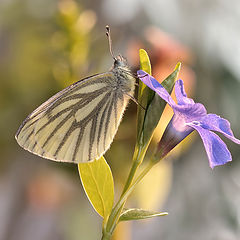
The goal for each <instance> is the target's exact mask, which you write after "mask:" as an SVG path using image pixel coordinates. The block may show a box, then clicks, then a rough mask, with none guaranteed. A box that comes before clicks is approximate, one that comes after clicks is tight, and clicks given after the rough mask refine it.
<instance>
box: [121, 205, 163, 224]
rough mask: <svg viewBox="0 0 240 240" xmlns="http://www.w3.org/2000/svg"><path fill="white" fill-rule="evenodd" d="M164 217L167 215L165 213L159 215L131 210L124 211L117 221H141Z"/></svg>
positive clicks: (140, 210)
mask: <svg viewBox="0 0 240 240" xmlns="http://www.w3.org/2000/svg"><path fill="white" fill-rule="evenodd" d="M166 215H168V213H167V212H161V213H159V212H153V211H147V210H143V209H137V208H131V209H125V210H124V212H123V213H122V214H121V216H120V218H119V221H130V220H141V219H146V218H153V217H162V216H166Z"/></svg>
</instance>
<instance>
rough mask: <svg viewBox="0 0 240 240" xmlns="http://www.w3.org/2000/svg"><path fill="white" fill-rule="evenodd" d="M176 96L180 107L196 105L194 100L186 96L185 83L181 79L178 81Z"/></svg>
mask: <svg viewBox="0 0 240 240" xmlns="http://www.w3.org/2000/svg"><path fill="white" fill-rule="evenodd" d="M175 95H176V98H177V101H178V104H179V105H185V104H194V101H193V99H191V98H188V97H187V94H186V92H185V89H184V84H183V81H182V80H181V79H179V80H178V81H176V84H175Z"/></svg>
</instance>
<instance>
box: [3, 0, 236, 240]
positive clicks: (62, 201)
mask: <svg viewBox="0 0 240 240" xmlns="http://www.w3.org/2000/svg"><path fill="white" fill-rule="evenodd" d="M239 23H240V2H239V1H238V0H229V1H224V0H200V1H191V0H168V1H167V0H148V1H143V0H142V1H140V0H138V1H137V0H122V1H118V0H92V1H83V0H82V1H80V0H79V1H77V0H51V1H48V0H1V1H0V156H1V160H0V239H1V240H32V239H34V240H38V239H39V240H40V239H41V240H66V239H67V240H79V239H87V240H95V239H100V236H101V218H100V217H99V216H98V215H97V213H96V212H95V211H94V210H93V208H92V207H91V205H90V203H89V202H88V200H87V198H86V196H85V194H84V191H83V189H82V186H81V183H80V179H79V176H78V172H77V167H76V166H75V165H71V164H62V163H55V162H52V161H48V160H43V159H41V158H40V157H38V156H35V155H32V154H30V153H28V152H26V151H24V150H23V149H21V148H20V147H19V146H18V145H17V143H16V141H15V139H14V135H15V133H16V131H17V129H18V127H19V126H20V124H21V122H22V121H23V120H24V118H25V117H26V116H27V115H28V114H29V113H30V112H32V111H33V110H34V109H35V108H36V107H37V106H39V105H40V104H41V103H42V102H44V101H45V100H46V99H48V98H49V97H50V96H52V95H53V94H54V93H56V92H58V91H59V90H61V89H62V88H64V87H66V86H68V85H70V84H71V83H73V82H75V81H77V80H79V79H81V78H82V77H86V76H88V75H91V74H95V73H98V72H103V71H107V70H108V69H109V68H110V67H111V65H112V59H111V56H110V54H109V49H108V43H107V40H106V36H105V25H106V24H109V25H110V26H111V28H112V38H113V47H114V52H115V54H118V53H122V54H123V55H124V56H126V57H127V58H128V60H129V63H130V65H131V66H132V68H133V70H137V69H138V50H139V48H144V49H146V50H147V51H148V53H149V55H150V58H151V62H152V65H153V74H154V76H155V77H157V78H158V79H159V80H160V81H161V80H163V79H164V78H165V77H166V76H168V74H170V73H171V71H172V70H173V69H174V66H175V64H176V63H177V62H178V61H181V62H182V63H183V67H182V70H181V75H180V77H181V78H182V79H183V80H184V81H185V82H186V87H187V93H188V94H189V95H190V96H192V97H194V98H195V99H196V100H197V101H199V102H202V103H203V104H205V105H206V107H207V109H208V111H209V112H213V113H217V114H219V115H221V116H222V117H225V118H227V119H229V121H230V122H231V126H232V129H233V131H234V132H235V135H236V136H237V137H238V138H239V137H240V123H239V118H240V108H239V104H240V94H239V93H240V45H239V39H240V30H239V29H240V25H239ZM171 114H172V113H171V110H170V109H166V111H165V114H164V116H163V118H162V119H161V122H160V125H159V127H158V129H157V131H156V135H155V136H154V139H153V144H152V146H151V148H150V151H151V150H152V149H153V147H154V144H156V142H157V141H158V140H159V138H160V136H161V134H162V131H163V129H164V126H166V124H167V121H168V120H169V119H170V116H171ZM135 121H136V105H135V104H134V103H130V105H129V107H128V110H127V112H126V114H125V116H124V119H123V121H122V124H121V126H120V128H119V131H118V134H117V136H116V138H115V140H114V142H113V144H112V147H111V149H110V150H109V151H108V152H107V154H106V159H107V160H108V162H109V164H110V166H111V169H112V171H113V175H114V180H115V191H116V195H117V194H119V192H120V190H121V187H122V185H123V184H124V180H125V178H126V176H127V173H128V168H129V166H130V163H131V157H132V153H133V150H134V142H135V135H136V134H135V132H136V131H135V130H136V129H135V126H136V123H135ZM226 143H227V145H228V147H229V149H230V151H231V152H232V155H233V162H231V163H229V164H227V165H226V166H222V167H216V168H215V169H214V170H211V169H210V168H209V166H208V161H207V156H206V153H205V150H204V148H203V145H202V142H201V140H200V138H199V136H197V135H194V134H193V135H191V136H190V137H188V138H187V139H186V141H184V143H183V144H182V145H181V146H179V147H178V148H177V149H176V150H175V151H174V152H173V153H172V154H170V155H169V156H168V158H167V159H166V160H165V161H163V162H161V163H160V164H158V165H157V166H156V167H155V168H154V169H153V171H152V172H151V173H150V174H149V175H148V176H147V177H146V179H145V181H143V182H142V183H141V184H140V186H139V188H138V189H136V191H135V192H134V193H133V194H132V197H131V199H130V201H129V204H128V205H129V206H132V207H142V208H147V209H150V210H151V209H152V210H156V211H168V212H169V215H168V216H166V217H162V218H157V219H151V220H146V221H142V222H140V221H137V222H134V223H128V224H122V223H121V224H120V225H119V227H118V228H117V231H116V234H115V236H114V239H115V240H120V239H124V240H130V239H149V240H158V239H164V240H175V239H178V240H186V239H187V240H191V239H194V240H202V239H205V240H238V239H240V147H239V146H237V145H235V144H233V143H232V142H230V141H229V140H226Z"/></svg>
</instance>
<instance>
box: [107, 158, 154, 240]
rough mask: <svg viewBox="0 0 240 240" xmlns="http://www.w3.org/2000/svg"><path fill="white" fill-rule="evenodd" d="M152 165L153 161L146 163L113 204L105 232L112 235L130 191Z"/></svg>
mask: <svg viewBox="0 0 240 240" xmlns="http://www.w3.org/2000/svg"><path fill="white" fill-rule="evenodd" d="M154 165H155V163H154V162H151V161H150V162H149V165H147V167H146V168H145V169H144V170H143V171H142V172H141V173H140V174H139V176H138V177H137V178H136V179H135V181H134V182H133V183H132V184H131V185H130V186H129V187H128V189H127V190H126V191H125V192H123V194H122V196H121V197H120V199H119V201H118V202H117V204H116V205H115V207H114V209H113V210H112V212H111V215H110V217H109V219H108V223H107V226H106V233H108V234H111V235H112V233H113V231H114V229H115V227H116V224H117V222H118V219H119V217H120V214H121V211H122V209H123V207H124V204H125V202H126V200H127V198H128V196H129V195H130V194H131V193H132V191H133V189H134V187H135V186H136V185H137V184H138V183H139V182H140V181H141V180H142V178H143V177H144V176H145V175H146V174H147V173H148V172H149V170H150V169H151V168H152V167H153V166H154Z"/></svg>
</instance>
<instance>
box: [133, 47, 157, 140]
mask: <svg viewBox="0 0 240 240" xmlns="http://www.w3.org/2000/svg"><path fill="white" fill-rule="evenodd" d="M139 57H140V68H141V69H142V70H144V71H145V72H147V73H148V74H150V75H151V74H152V70H151V63H150V60H149V57H148V54H147V52H146V51H145V50H144V49H140V50H139ZM154 95H155V92H154V91H153V90H152V89H150V88H148V87H147V86H146V85H145V84H144V83H143V82H142V81H139V88H138V101H139V103H140V104H141V107H140V106H139V107H138V112H137V134H138V136H137V139H138V140H140V139H139V138H140V134H141V129H142V127H143V122H144V117H145V110H144V109H143V108H145V109H146V108H147V106H148V105H149V103H150V102H151V101H152V99H153V97H154ZM142 107H143V108H142Z"/></svg>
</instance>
